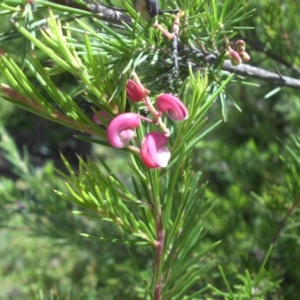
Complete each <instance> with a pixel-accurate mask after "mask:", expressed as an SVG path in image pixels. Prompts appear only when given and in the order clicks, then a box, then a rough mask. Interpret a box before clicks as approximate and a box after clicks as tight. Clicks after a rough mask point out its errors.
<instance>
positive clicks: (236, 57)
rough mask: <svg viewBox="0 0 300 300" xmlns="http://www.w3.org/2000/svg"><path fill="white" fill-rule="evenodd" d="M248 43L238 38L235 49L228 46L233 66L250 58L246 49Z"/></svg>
mask: <svg viewBox="0 0 300 300" xmlns="http://www.w3.org/2000/svg"><path fill="white" fill-rule="evenodd" d="M245 50H246V43H245V42H244V41H243V40H238V41H236V43H235V44H234V46H233V49H232V48H231V47H230V46H228V47H227V56H228V57H229V58H230V60H231V63H232V65H233V66H238V65H240V64H241V63H242V61H243V62H247V61H249V60H250V56H249V54H248V53H247V52H246V51H245Z"/></svg>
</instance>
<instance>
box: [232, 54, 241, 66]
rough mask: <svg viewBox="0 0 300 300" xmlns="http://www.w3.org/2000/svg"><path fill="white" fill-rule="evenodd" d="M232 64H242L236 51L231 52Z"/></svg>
mask: <svg viewBox="0 0 300 300" xmlns="http://www.w3.org/2000/svg"><path fill="white" fill-rule="evenodd" d="M230 56H231V59H230V60H231V63H232V65H233V66H238V65H240V64H241V63H242V59H241V57H240V56H239V54H238V53H237V52H236V51H235V50H231V51H230Z"/></svg>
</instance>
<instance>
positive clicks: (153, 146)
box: [141, 131, 171, 168]
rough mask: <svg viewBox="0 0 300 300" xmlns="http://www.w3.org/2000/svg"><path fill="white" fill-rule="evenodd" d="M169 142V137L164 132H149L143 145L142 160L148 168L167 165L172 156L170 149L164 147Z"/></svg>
mask: <svg viewBox="0 0 300 300" xmlns="http://www.w3.org/2000/svg"><path fill="white" fill-rule="evenodd" d="M167 143H168V138H167V137H166V136H165V135H164V134H163V133H160V132H156V131H154V132H150V133H148V134H147V135H146V136H145V138H144V141H143V143H142V147H141V159H142V162H143V163H144V164H145V165H146V166H147V167H148V168H159V167H162V168H164V167H166V166H167V165H168V163H169V160H170V157H171V153H170V151H169V150H168V149H167V148H165V147H164V146H165V145H166V144H167Z"/></svg>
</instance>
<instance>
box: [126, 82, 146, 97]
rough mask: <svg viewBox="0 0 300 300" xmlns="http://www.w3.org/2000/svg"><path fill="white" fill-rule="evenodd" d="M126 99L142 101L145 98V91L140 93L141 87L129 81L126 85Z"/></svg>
mask: <svg viewBox="0 0 300 300" xmlns="http://www.w3.org/2000/svg"><path fill="white" fill-rule="evenodd" d="M126 92H127V97H128V98H129V99H130V100H132V101H134V102H139V101H142V100H143V98H144V97H145V91H142V89H141V87H140V86H139V85H138V84H137V83H136V82H135V81H133V80H131V79H129V80H128V81H127V85H126Z"/></svg>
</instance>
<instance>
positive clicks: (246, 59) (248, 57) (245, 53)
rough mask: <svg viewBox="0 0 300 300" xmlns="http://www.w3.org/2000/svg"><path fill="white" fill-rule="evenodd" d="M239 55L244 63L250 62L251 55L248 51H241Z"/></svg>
mask: <svg viewBox="0 0 300 300" xmlns="http://www.w3.org/2000/svg"><path fill="white" fill-rule="evenodd" d="M239 54H240V56H241V58H242V60H243V61H244V62H247V61H249V60H250V55H249V54H248V53H247V52H246V51H241V52H240V53H239Z"/></svg>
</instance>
